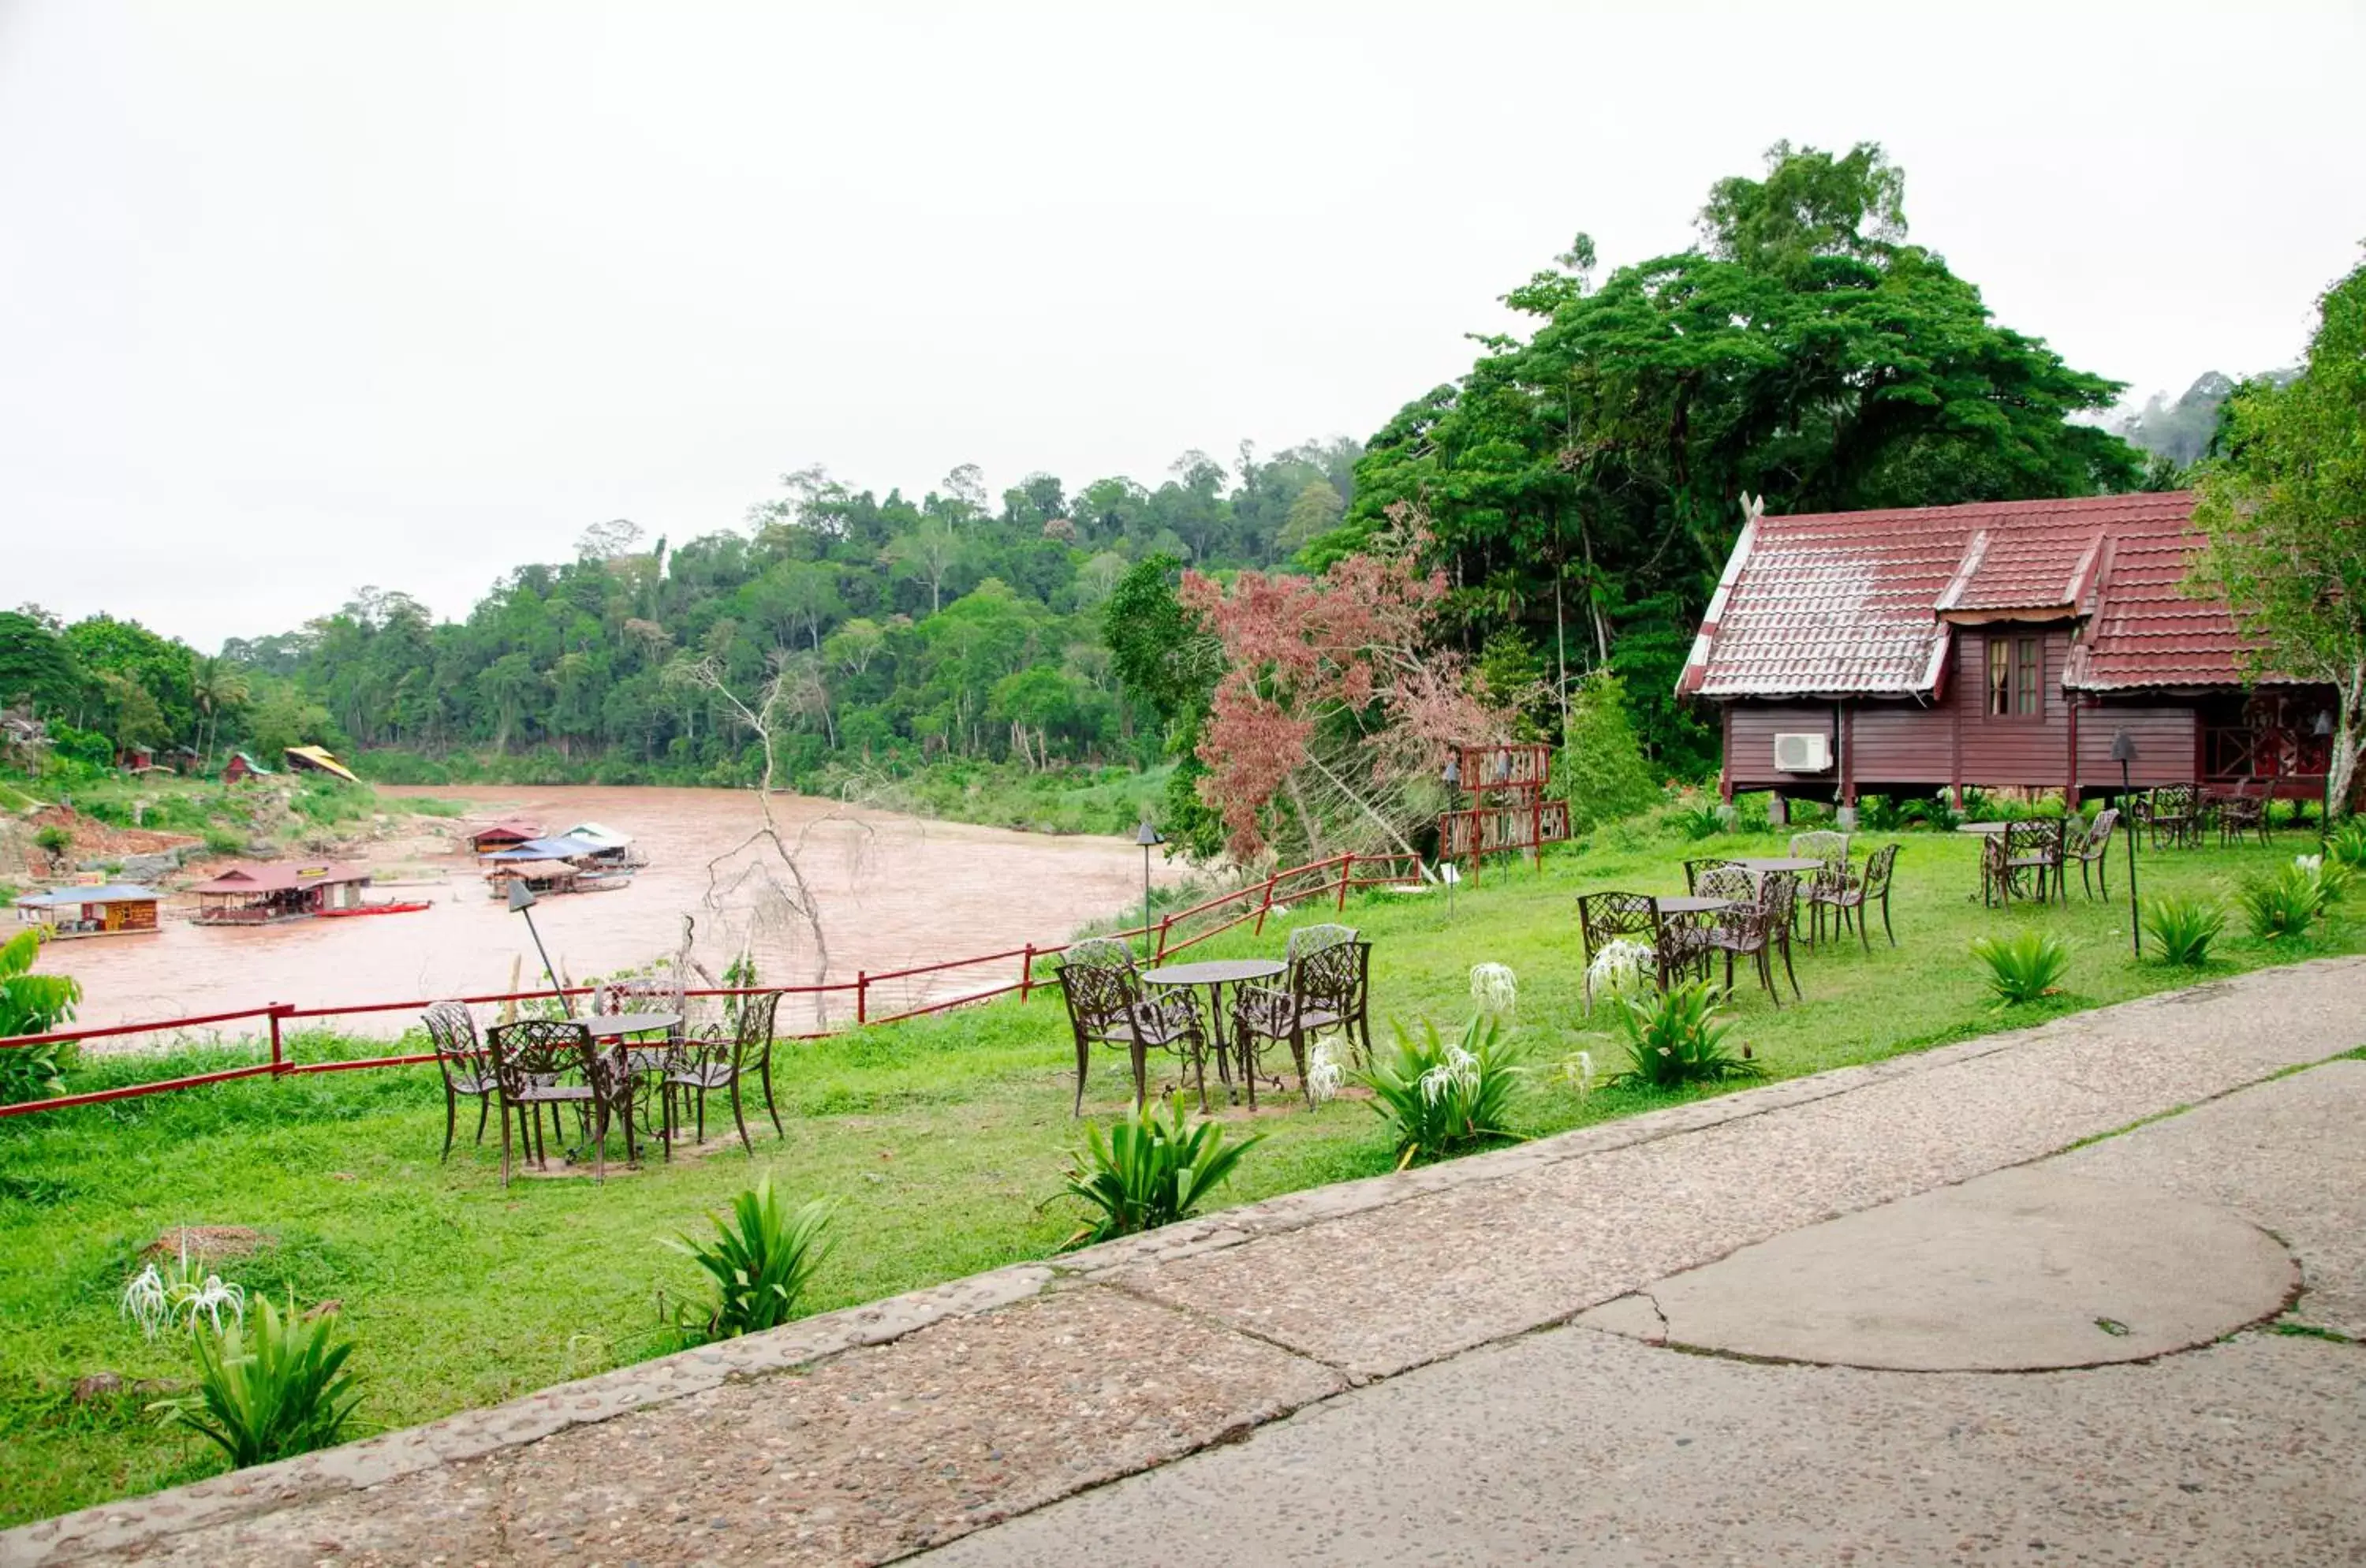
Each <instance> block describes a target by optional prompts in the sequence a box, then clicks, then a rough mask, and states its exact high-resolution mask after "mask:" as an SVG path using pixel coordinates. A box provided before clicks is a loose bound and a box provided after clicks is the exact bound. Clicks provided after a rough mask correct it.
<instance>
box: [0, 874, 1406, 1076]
mask: <svg viewBox="0 0 2366 1568" xmlns="http://www.w3.org/2000/svg"><path fill="white" fill-rule="evenodd" d="M1420 875H1421V861H1420V857H1418V856H1416V855H1410V854H1391V855H1359V854H1354V853H1348V854H1343V855H1336V856H1334V857H1332V858H1331V859H1329V860H1324V861H1315V862H1313V863H1310V864H1307V865H1301V866H1292V867H1291V868H1290V869H1289V870H1287V871H1278V872H1275V873H1274V874H1271V875H1270V876H1268V877H1267V878H1266V879H1265V880H1264V881H1262V882H1253V883H1250V884H1248V885H1247V886H1244V887H1240V888H1236V889H1234V891H1233V892H1230V893H1224V894H1219V895H1218V896H1217V897H1213V898H1210V899H1207V900H1205V901H1203V902H1201V903H1198V904H1194V905H1192V906H1191V907H1190V908H1187V909H1177V910H1176V911H1174V912H1173V913H1171V914H1166V915H1162V916H1160V917H1159V918H1158V919H1156V920H1155V922H1153V923H1151V924H1149V925H1144V926H1134V927H1131V928H1129V929H1126V930H1123V931H1116V932H1113V933H1111V934H1112V935H1114V936H1115V937H1116V938H1117V939H1118V940H1120V941H1122V942H1141V943H1143V944H1144V947H1145V948H1147V949H1149V951H1150V952H1151V953H1152V954H1153V956H1154V959H1155V961H1158V962H1164V961H1165V960H1166V959H1167V958H1169V957H1171V956H1173V955H1174V954H1176V953H1182V952H1184V951H1186V950H1188V949H1189V948H1193V947H1196V946H1198V945H1199V944H1200V943H1201V942H1207V941H1209V940H1210V939H1211V938H1213V937H1216V936H1219V935H1221V934H1222V933H1223V932H1225V931H1230V930H1232V929H1233V928H1234V927H1235V926H1239V925H1242V924H1244V923H1245V922H1247V921H1250V920H1255V921H1256V929H1257V930H1258V931H1264V930H1265V922H1266V919H1267V917H1268V916H1269V915H1271V914H1273V913H1274V912H1275V911H1276V910H1277V909H1280V908H1285V907H1286V906H1289V905H1294V904H1303V903H1308V902H1311V901H1313V900H1315V899H1318V898H1320V899H1328V900H1330V901H1331V902H1332V903H1333V906H1334V908H1345V907H1346V902H1347V895H1348V893H1349V892H1350V891H1352V890H1354V889H1356V888H1359V887H1378V886H1388V885H1391V884H1404V883H1407V882H1412V881H1415V880H1417V879H1418V878H1419V877H1420ZM1067 950H1068V944H1066V943H1065V942H1063V943H1061V944H1059V945H1057V946H1053V947H1037V946H1035V945H1033V944H1032V943H1029V944H1027V945H1025V946H1022V947H1014V948H1009V949H1007V950H1006V951H1004V952H1001V953H984V954H981V955H979V956H977V957H975V958H952V959H947V960H945V961H943V962H942V963H938V964H916V965H914V966H912V967H910V968H907V969H892V970H886V971H883V972H881V973H879V974H875V975H874V974H872V973H870V972H869V971H862V972H858V973H857V974H856V976H855V977H854V978H853V979H851V980H841V981H836V982H831V983H826V984H822V985H812V986H761V987H703V988H699V989H693V990H687V991H685V992H684V993H683V995H684V996H685V997H689V998H710V997H735V996H750V995H754V994H757V993H759V992H763V993H778V994H780V995H782V996H784V997H811V998H816V1005H817V1008H819V1007H823V1006H826V1005H827V998H831V997H851V998H852V1000H853V1006H854V1016H853V1022H854V1023H855V1024H857V1025H867V1024H873V1023H894V1022H896V1021H899V1020H903V1019H907V1018H922V1017H926V1016H928V1015H929V1014H932V1013H940V1012H945V1011H949V1010H952V1009H953V1008H958V1007H969V1006H972V1005H974V1004H975V1003H978V1002H983V1001H990V1000H992V999H994V998H997V997H1006V996H1008V995H1010V994H1011V993H1012V992H1014V991H1015V992H1017V993H1018V994H1019V997H1020V1000H1022V1001H1023V1000H1025V999H1026V998H1027V997H1028V996H1029V995H1030V994H1031V992H1032V991H1034V989H1035V988H1036V987H1040V986H1042V985H1045V984H1046V983H1047V981H1046V979H1045V978H1044V977H1043V976H1040V975H1038V974H1037V972H1036V969H1035V964H1036V961H1037V960H1038V959H1043V958H1056V957H1058V956H1059V955H1060V954H1061V953H1065V952H1066V951H1067ZM1014 959H1016V960H1017V961H1018V974H1017V976H1015V977H1010V978H1002V977H999V976H1009V973H1010V971H1009V967H1008V966H1009V964H1010V963H1011V961H1012V960H1014ZM965 969H986V970H990V971H992V974H990V975H989V976H987V977H986V978H985V980H984V983H983V984H981V985H980V986H978V987H975V988H962V989H960V990H958V991H957V992H956V993H955V994H954V995H952V996H949V997H940V996H938V995H936V991H937V988H938V987H937V985H936V984H935V983H934V982H936V981H937V980H938V979H939V977H941V976H948V975H952V974H955V973H957V972H959V971H962V970H965ZM915 981H923V982H930V983H929V984H924V985H919V986H915V985H914V984H913V982H915ZM596 988H597V987H591V986H569V987H561V988H558V989H548V990H539V991H498V992H490V993H488V994H485V995H482V996H469V997H460V998H441V997H423V998H414V999H409V1000H403V1001H388V1002H355V1003H349V1004H347V1005H344V1006H342V1007H297V1006H295V1005H294V1004H292V1003H288V1002H272V1003H270V1004H268V1005H267V1006H264V1007H259V1008H243V1009H240V1010H236V1011H233V1012H217V1013H204V1014H199V1015H197V1016H193V1017H188V1018H168V1019H160V1020H155V1021H149V1022H142V1023H118V1024H108V1025H105V1026H103V1027H99V1028H95V1029H62V1030H58V1031H55V1032H51V1033H48V1034H28V1035H16V1036H11V1037H9V1038H7V1039H5V1040H0V1049H14V1048H17V1047H26V1046H34V1045H47V1044H60V1043H81V1042H84V1041H90V1040H106V1039H118V1038H121V1037H123V1036H125V1035H131V1034H160V1033H177V1032H181V1031H185V1030H191V1029H203V1028H208V1027H211V1026H213V1025H217V1024H223V1023H236V1022H240V1021H246V1020H260V1021H262V1025H263V1032H264V1036H265V1043H266V1044H267V1046H268V1052H267V1055H266V1056H265V1059H264V1060H262V1061H259V1062H254V1063H250V1064H247V1065H245V1066H235V1067H225V1068H221V1069H220V1070H217V1071H213V1072H205V1073H193V1074H189V1075H186V1076H184V1077H174V1078H159V1079H155V1080H153V1081H151V1082H146V1083H133V1084H118V1085H116V1086H114V1087H112V1088H109V1089H91V1090H89V1091H87V1092H85V1093H82V1094H71V1095H61V1096H59V1097H57V1098H56V1099H52V1100H26V1101H24V1102H22V1103H20V1104H16V1105H0V1117H9V1116H24V1115H29V1114H31V1113H33V1112H36V1111H63V1110H67V1109H70V1108H72V1107H73V1106H77V1105H99V1104H105V1103H107V1102H108V1101H112V1100H133V1099H138V1098H140V1097H141V1096H145V1095H152V1094H167V1093H171V1092H173V1091H174V1090H176V1089H197V1088H200V1087H202V1086H204V1085H207V1084H216V1083H227V1082H230V1081H231V1080H233V1079H236V1078H247V1077H289V1076H292V1075H296V1074H303V1073H343V1072H355V1071H358V1070H361V1069H364V1068H372V1067H406V1066H420V1065H422V1064H424V1063H428V1062H433V1061H434V1060H435V1054H434V1052H432V1051H426V1052H407V1053H400V1054H397V1055H381V1056H355V1057H334V1058H331V1059H328V1060H323V1061H317V1062H299V1061H297V1060H295V1059H294V1058H293V1056H292V1055H291V1054H290V1052H289V1049H288V1040H287V1036H288V1026H289V1025H291V1024H297V1023H302V1022H305V1021H311V1020H319V1019H332V1018H348V1017H360V1016H365V1015H369V1014H375V1013H388V1012H417V1011H422V1010H425V1009H427V1008H429V1007H432V1006H434V1004H435V1003H436V1002H438V1001H443V1000H447V999H456V1000H458V1001H461V1002H464V1003H467V1004H468V1005H469V1006H472V1007H482V1006H488V1005H494V1004H504V1003H515V1002H535V1001H549V1000H552V999H555V998H558V997H561V996H567V997H581V996H589V995H591V992H592V991H593V990H594V989H596ZM880 999H884V1001H886V1003H887V1005H888V1010H887V1011H884V1012H881V1011H879V1010H878V1009H877V1007H876V1005H875V1001H876V1000H880ZM833 1032H835V1031H832V1030H828V1029H824V1030H821V1031H818V1032H809V1033H800V1034H784V1035H781V1036H778V1038H780V1039H784V1040H818V1039H821V1038H823V1037H824V1036H826V1035H828V1034H829V1033H833Z"/></svg>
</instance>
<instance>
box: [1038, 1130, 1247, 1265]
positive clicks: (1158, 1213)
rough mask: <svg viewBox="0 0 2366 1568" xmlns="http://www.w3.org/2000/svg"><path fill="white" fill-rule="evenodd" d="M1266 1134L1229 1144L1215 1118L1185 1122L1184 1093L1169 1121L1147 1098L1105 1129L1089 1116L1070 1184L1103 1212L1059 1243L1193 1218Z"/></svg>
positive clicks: (1075, 1243) (1084, 1242)
mask: <svg viewBox="0 0 2366 1568" xmlns="http://www.w3.org/2000/svg"><path fill="white" fill-rule="evenodd" d="M1264 1136H1265V1135H1264V1134H1261V1133H1260V1134H1256V1136H1254V1137H1250V1138H1245V1139H1244V1140H1242V1141H1241V1142H1240V1143H1237V1144H1227V1143H1226V1142H1225V1141H1224V1130H1223V1129H1222V1127H1220V1126H1218V1125H1217V1124H1216V1123H1215V1122H1210V1121H1201V1122H1199V1123H1198V1124H1197V1125H1196V1126H1194V1125H1191V1124H1189V1123H1187V1122H1185V1120H1184V1117H1183V1098H1182V1096H1180V1095H1177V1096H1176V1097H1175V1098H1174V1099H1173V1100H1170V1101H1169V1102H1168V1105H1167V1118H1166V1121H1164V1122H1161V1121H1160V1120H1159V1119H1158V1111H1157V1109H1156V1107H1155V1106H1149V1105H1144V1106H1141V1107H1138V1108H1137V1109H1136V1110H1135V1111H1133V1112H1132V1114H1130V1115H1128V1116H1125V1117H1122V1118H1121V1119H1120V1120H1118V1121H1117V1122H1114V1123H1113V1124H1111V1126H1110V1130H1109V1133H1108V1134H1107V1135H1106V1136H1104V1135H1103V1134H1102V1133H1101V1130H1100V1129H1099V1128H1098V1126H1095V1125H1093V1124H1092V1123H1090V1122H1087V1123H1086V1125H1085V1141H1084V1143H1083V1144H1082V1145H1080V1146H1079V1147H1077V1148H1076V1150H1075V1151H1074V1152H1073V1153H1072V1154H1071V1155H1070V1156H1069V1159H1070V1164H1069V1167H1068V1173H1067V1185H1066V1187H1065V1191H1066V1193H1067V1195H1068V1196H1070V1197H1072V1198H1078V1199H1081V1200H1083V1201H1085V1202H1086V1203H1087V1204H1089V1205H1090V1206H1091V1207H1092V1208H1093V1209H1094V1210H1095V1211H1097V1213H1098V1218H1097V1219H1096V1220H1094V1222H1093V1223H1092V1224H1088V1225H1085V1226H1083V1227H1082V1228H1080V1229H1079V1230H1078V1231H1077V1232H1076V1235H1072V1236H1070V1237H1069V1238H1068V1239H1067V1240H1066V1241H1065V1242H1064V1243H1062V1244H1061V1250H1063V1251H1065V1250H1067V1249H1068V1248H1069V1247H1087V1246H1090V1245H1091V1244H1092V1243H1094V1242H1097V1241H1108V1240H1109V1239H1110V1238H1111V1237H1112V1236H1121V1235H1133V1234H1135V1233H1136V1232H1138V1231H1146V1230H1155V1229H1156V1228H1157V1227H1158V1226H1160V1225H1171V1224H1174V1223H1175V1222H1176V1221H1177V1220H1183V1219H1189V1217H1190V1216H1191V1215H1192V1214H1193V1213H1195V1212H1196V1211H1197V1210H1198V1209H1199V1207H1200V1204H1201V1203H1203V1202H1205V1201H1207V1200H1208V1198H1209V1197H1210V1196H1211V1194H1212V1193H1213V1192H1214V1191H1215V1190H1216V1189H1217V1188H1219V1187H1221V1186H1222V1185H1223V1184H1224V1182H1226V1181H1227V1180H1229V1179H1231V1178H1232V1174H1233V1168H1234V1166H1237V1165H1238V1164H1240V1162H1241V1156H1243V1155H1245V1154H1247V1153H1248V1152H1249V1150H1251V1149H1253V1148H1255V1147H1256V1145H1258V1144H1259V1143H1260V1142H1262V1141H1263V1139H1264Z"/></svg>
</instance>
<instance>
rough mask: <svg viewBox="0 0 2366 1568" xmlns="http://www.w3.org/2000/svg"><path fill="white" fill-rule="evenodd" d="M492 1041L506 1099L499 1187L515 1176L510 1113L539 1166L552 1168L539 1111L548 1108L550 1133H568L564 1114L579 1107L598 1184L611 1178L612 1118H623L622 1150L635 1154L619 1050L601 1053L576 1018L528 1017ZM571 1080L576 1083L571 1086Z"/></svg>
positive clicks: (490, 1035)
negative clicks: (620, 1114)
mask: <svg viewBox="0 0 2366 1568" xmlns="http://www.w3.org/2000/svg"><path fill="white" fill-rule="evenodd" d="M486 1038H487V1039H488V1040H489V1041H490V1043H491V1045H492V1055H493V1076H494V1077H495V1078H496V1079H497V1080H498V1081H499V1083H500V1086H501V1185H502V1186H504V1187H506V1186H508V1185H509V1179H510V1123H509V1116H510V1112H511V1111H515V1112H517V1116H518V1130H519V1133H520V1134H521V1140H522V1144H523V1146H524V1148H525V1149H526V1150H528V1151H530V1152H531V1154H532V1156H533V1158H534V1161H535V1164H536V1165H538V1166H541V1167H542V1168H545V1169H547V1168H549V1165H550V1154H549V1148H548V1145H546V1143H545V1142H544V1140H543V1135H542V1112H543V1110H544V1108H545V1107H548V1108H549V1111H550V1115H551V1125H552V1128H553V1130H554V1131H555V1132H556V1133H557V1134H558V1136H559V1137H560V1138H561V1139H564V1138H565V1136H566V1130H567V1124H566V1122H565V1120H564V1114H565V1111H566V1109H567V1108H568V1107H569V1106H572V1107H573V1108H574V1109H575V1113H576V1117H577V1119H578V1122H579V1124H580V1126H581V1127H582V1129H583V1131H584V1135H585V1137H586V1139H587V1140H588V1141H589V1142H590V1143H591V1172H592V1178H593V1179H595V1180H603V1181H604V1180H605V1179H607V1175H608V1156H607V1142H608V1117H609V1114H610V1112H611V1111H616V1110H622V1111H623V1112H624V1115H625V1156H626V1157H627V1158H630V1157H632V1154H633V1123H632V1080H631V1078H630V1077H629V1076H628V1075H626V1073H625V1070H624V1066H623V1063H622V1059H621V1057H620V1056H618V1055H616V1054H615V1053H603V1052H602V1051H601V1050H600V1049H599V1048H598V1047H597V1046H596V1045H595V1044H594V1043H592V1039H591V1027H590V1026H589V1025H587V1024H585V1023H582V1022H581V1021H578V1020H575V1019H559V1018H528V1019H521V1020H519V1021H517V1022H515V1023H501V1024H495V1025H494V1026H493V1027H492V1028H491V1029H490V1031H488V1032H487V1034H486ZM570 1080H572V1081H570Z"/></svg>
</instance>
